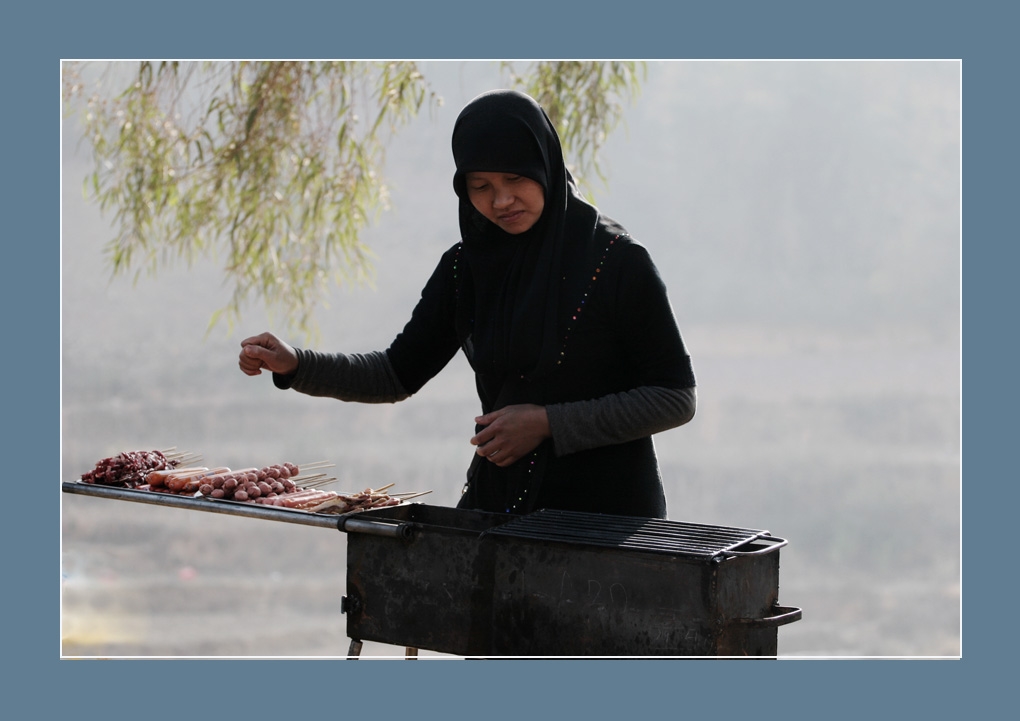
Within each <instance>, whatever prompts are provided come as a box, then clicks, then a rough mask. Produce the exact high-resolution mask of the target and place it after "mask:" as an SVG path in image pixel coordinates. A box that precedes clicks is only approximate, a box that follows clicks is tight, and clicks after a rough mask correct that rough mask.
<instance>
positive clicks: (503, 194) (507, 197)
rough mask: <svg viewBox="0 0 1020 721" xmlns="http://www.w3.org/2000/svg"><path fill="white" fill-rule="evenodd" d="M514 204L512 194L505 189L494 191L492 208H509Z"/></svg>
mask: <svg viewBox="0 0 1020 721" xmlns="http://www.w3.org/2000/svg"><path fill="white" fill-rule="evenodd" d="M513 202H514V194H513V193H511V192H510V191H509V190H507V189H505V188H499V189H497V190H496V197H495V199H494V200H493V201H492V204H493V206H495V207H496V208H506V207H509V206H510V204H511V203H513Z"/></svg>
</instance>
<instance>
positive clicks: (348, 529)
mask: <svg viewBox="0 0 1020 721" xmlns="http://www.w3.org/2000/svg"><path fill="white" fill-rule="evenodd" d="M336 527H337V530H339V531H342V532H343V533H364V534H367V535H370V536H382V537H383V538H396V539H399V540H402V541H409V540H411V538H412V537H413V536H414V524H413V523H391V522H387V521H383V520H376V519H372V518H357V517H356V516H341V517H340V520H339V521H337V524H336Z"/></svg>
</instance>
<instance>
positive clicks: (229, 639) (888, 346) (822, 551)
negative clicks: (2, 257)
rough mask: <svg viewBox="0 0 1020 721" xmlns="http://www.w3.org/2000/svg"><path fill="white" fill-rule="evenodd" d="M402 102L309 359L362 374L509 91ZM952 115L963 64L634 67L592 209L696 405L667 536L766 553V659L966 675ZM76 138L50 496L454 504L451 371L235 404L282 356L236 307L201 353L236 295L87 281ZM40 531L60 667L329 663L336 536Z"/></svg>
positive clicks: (221, 526) (334, 627) (267, 528)
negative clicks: (429, 108)
mask: <svg viewBox="0 0 1020 721" xmlns="http://www.w3.org/2000/svg"><path fill="white" fill-rule="evenodd" d="M423 71H424V73H425V75H426V77H427V78H429V79H430V81H431V83H432V86H433V89H435V90H436V91H437V92H438V93H439V94H440V95H442V96H443V98H444V100H445V104H444V106H443V107H442V108H440V109H439V111H438V112H436V113H435V114H434V116H430V114H428V113H423V114H422V115H421V117H419V118H418V119H417V120H416V121H415V122H414V123H413V124H412V125H411V126H410V127H408V128H405V129H404V130H403V131H402V132H401V134H400V135H399V136H398V138H397V139H396V141H395V142H393V143H392V144H391V146H390V148H389V151H388V160H387V165H386V175H387V177H388V179H389V181H390V184H391V194H392V203H393V208H392V210H391V212H389V213H387V214H385V215H384V216H382V217H381V218H380V219H379V221H378V223H376V224H375V225H374V226H373V228H371V229H370V231H369V232H368V233H367V234H366V238H367V240H368V242H369V243H370V245H371V247H372V249H373V251H374V252H375V254H376V259H375V267H376V271H377V276H376V283H375V287H374V289H369V288H357V289H347V290H338V291H337V292H336V293H335V294H334V295H333V296H332V297H331V298H330V301H329V308H327V309H323V311H322V312H321V313H320V314H319V316H318V317H319V320H320V323H321V329H322V340H321V342H320V343H319V347H321V348H322V349H331V350H343V351H354V352H357V351H367V350H374V349H381V348H385V347H386V346H387V345H388V344H389V342H390V341H391V340H392V338H393V336H394V335H395V334H396V333H397V332H398V331H399V330H400V328H401V327H402V326H403V324H404V323H405V322H406V320H407V318H408V317H409V314H410V311H411V309H412V307H413V305H414V303H415V301H416V299H417V297H418V294H419V292H420V290H421V287H422V286H423V285H424V282H425V280H426V279H427V278H428V276H429V274H430V273H431V271H432V269H433V267H434V265H435V263H436V262H437V261H438V258H439V255H440V254H441V253H442V251H443V250H445V249H446V248H448V247H449V246H451V245H452V244H453V243H454V242H456V240H457V225H456V198H455V196H454V195H453V192H452V187H451V177H452V173H453V162H452V158H451V156H450V150H449V147H450V145H449V138H450V132H451V129H452V125H453V121H454V119H455V118H456V115H457V113H458V112H459V110H460V108H461V107H462V106H463V105H464V103H466V102H467V101H468V100H470V99H471V98H472V97H474V96H475V95H477V94H478V93H480V92H483V91H485V90H488V89H491V88H493V87H500V86H505V84H506V81H505V79H501V77H500V75H499V72H498V65H497V64H495V63H489V62H480V63H462V62H449V63H440V62H427V63H423ZM960 91H961V88H960V66H959V64H958V63H955V62H876V61H868V62H780V61H769V62H715V61H706V62H653V63H649V65H648V79H647V82H646V83H645V85H644V86H643V90H642V93H641V95H640V97H639V98H638V99H637V101H636V102H635V104H634V105H633V106H631V107H630V108H629V109H628V110H627V111H626V114H625V118H626V127H621V128H620V129H619V130H618V131H617V132H616V133H615V134H614V135H613V136H611V137H610V140H609V143H608V145H607V147H606V150H605V153H604V158H603V159H604V163H605V167H606V169H607V171H608V173H609V186H608V188H604V187H602V186H600V185H598V184H596V185H595V186H594V187H595V191H596V196H597V202H598V204H599V206H600V207H601V209H602V210H603V211H604V212H606V213H607V214H609V215H611V216H613V217H615V218H617V219H618V220H620V221H621V222H622V223H623V224H624V225H625V226H626V227H627V228H628V229H629V230H630V231H631V232H632V234H633V235H634V236H635V237H636V238H638V239H639V240H640V241H641V242H642V243H644V244H645V245H646V246H647V247H648V248H649V249H650V251H651V253H652V256H653V258H654V259H655V260H656V262H657V264H658V266H659V269H660V271H661V272H662V275H663V276H664V278H665V280H666V283H667V286H668V288H669V292H670V297H671V300H672V302H673V305H674V309H675V311H676V314H677V317H678V320H679V322H680V326H681V330H682V332H683V334H684V338H685V340H686V342H687V344H688V346H689V348H690V351H691V354H692V357H693V360H694V367H695V372H696V374H697V377H698V388H699V407H698V413H697V416H696V418H695V419H694V420H693V421H692V422H691V423H690V424H689V425H687V426H684V427H682V428H679V429H675V430H673V431H669V432H667V433H663V434H661V435H659V436H657V437H656V445H657V448H658V451H659V457H660V463H661V466H662V471H663V476H664V482H665V485H666V493H667V499H668V502H669V511H670V517H671V518H673V519H676V520H683V521H691V522H698V523H718V524H725V525H734V526H746V527H752V528H762V529H769V530H770V531H772V533H774V534H775V535H778V536H781V537H783V538H787V539H789V541H790V543H789V545H788V546H786V547H784V548H783V549H782V551H781V560H782V564H781V565H782V570H781V573H780V583H781V589H780V602H781V603H783V604H784V605H790V606H798V607H801V608H802V609H803V612H804V618H803V620H801V621H799V622H796V623H794V624H791V625H788V626H784V627H781V628H780V629H779V651H780V654H782V655H789V656H956V655H959V654H960V653H961V637H960V603H961V589H960V532H961V529H960V404H961V398H960V210H959V208H960ZM79 138H80V126H79V125H78V124H77V122H76V121H74V120H69V121H65V123H64V137H63V158H64V159H63V199H62V203H63V216H62V222H63V233H62V235H63V241H62V253H63V257H62V268H63V277H62V292H63V298H62V307H63V325H62V334H63V358H62V363H63V373H62V383H63V386H62V401H63V407H62V444H63V459H62V461H63V462H62V465H63V478H62V480H73V479H75V478H77V477H78V476H80V475H81V474H82V473H83V472H85V471H87V470H90V469H91V468H92V467H93V466H94V464H95V463H96V461H98V460H99V459H100V458H103V457H105V456H109V455H113V454H116V453H119V452H121V451H125V450H133V449H139V448H167V447H170V446H176V447H177V448H179V449H182V450H188V451H193V452H196V453H201V454H202V455H203V457H204V459H205V462H206V463H207V464H212V465H220V464H223V465H228V466H254V465H266V464H270V463H276V462H281V461H292V462H296V463H302V462H304V463H307V462H312V461H318V460H330V461H332V462H334V463H335V464H336V467H335V469H333V470H334V471H335V475H336V476H337V478H338V479H339V481H340V485H341V487H342V488H344V489H358V488H362V487H365V486H368V485H372V486H380V485H384V484H386V483H395V484H396V486H395V490H402V491H417V490H432V491H433V493H432V494H431V495H430V496H427V497H426V498H425V499H424V500H427V501H428V502H429V503H433V504H441V505H452V504H454V503H455V502H456V499H457V496H458V494H459V489H460V486H461V484H462V482H463V478H464V471H465V469H466V467H467V464H468V462H469V460H470V458H471V450H472V449H471V446H470V445H469V444H468V440H467V439H468V438H469V437H470V436H471V434H472V429H473V423H472V418H473V417H474V416H475V415H476V414H477V410H478V402H477V398H476V397H475V395H474V386H473V380H472V378H471V375H470V372H469V369H468V367H467V364H466V362H464V360H463V359H462V358H460V357H458V358H456V359H455V360H454V361H453V362H452V363H451V364H450V366H449V367H448V368H447V369H446V370H445V371H444V372H443V373H442V374H440V376H438V377H437V378H436V379H434V380H433V381H432V382H431V383H430V384H429V385H428V386H426V388H425V389H423V390H422V391H421V393H419V394H418V395H417V396H416V397H414V398H412V399H411V400H409V401H406V402H404V403H400V404H396V405H383V406H363V405H355V404H343V403H339V402H335V401H329V400H324V399H314V398H309V397H305V396H301V395H299V394H297V393H293V392H281V391H278V390H276V389H275V388H273V386H272V382H271V380H270V379H269V378H268V377H259V378H248V377H247V376H244V375H243V374H241V373H240V371H239V370H237V365H236V358H237V351H238V349H239V341H240V340H241V339H242V338H244V337H246V336H248V335H251V334H254V333H257V332H259V331H262V330H266V329H273V330H277V328H276V327H275V326H273V325H272V324H271V322H270V321H269V320H268V319H267V318H266V316H265V313H264V312H263V311H262V309H261V308H258V307H252V308H251V309H250V311H249V313H248V314H247V316H246V319H245V321H244V322H243V323H242V324H241V326H240V327H238V328H237V329H235V330H232V331H231V330H228V329H227V328H226V327H222V326H221V327H217V328H215V329H214V330H213V331H212V332H211V333H210V334H209V335H208V336H207V335H206V327H207V324H208V320H209V317H210V315H211V314H212V312H213V311H214V310H215V309H216V308H218V307H220V306H221V305H222V304H223V303H224V302H225V301H226V299H227V298H228V296H229V292H230V291H229V289H228V288H225V287H223V285H222V284H221V281H220V277H219V271H218V268H217V267H216V265H215V264H214V263H210V264H208V265H205V266H202V267H196V268H193V269H191V270H188V269H185V268H181V269H178V270H176V271H174V272H168V273H165V274H162V275H160V276H159V277H158V278H155V279H151V278H143V279H142V281H141V282H140V283H139V284H138V285H137V286H132V284H131V282H130V280H128V279H116V280H113V281H112V282H111V281H110V279H109V273H108V271H107V270H106V267H105V265H104V258H103V255H102V247H103V244H104V243H105V242H106V241H107V240H108V239H109V238H110V237H111V233H110V230H109V226H108V223H107V222H106V221H105V220H104V219H103V217H102V216H101V215H100V214H99V212H98V210H97V209H96V208H95V207H94V206H92V205H90V204H88V203H86V202H85V201H84V200H83V199H82V192H81V187H82V180H83V178H84V177H85V174H86V173H87V172H89V169H90V165H89V158H88V155H87V153H86V152H84V151H83V150H82V149H81V148H80V147H79V145H78V140H79ZM289 339H290V340H291V341H292V342H294V343H295V344H298V345H300V344H302V339H301V338H299V337H296V336H290V338H289ZM624 482H625V479H621V483H624ZM59 500H60V503H61V511H62V513H61V529H60V530H61V533H62V555H61V559H60V563H61V571H62V578H63V582H62V610H63V617H62V629H61V638H62V641H63V645H62V651H63V653H64V654H66V655H89V656H91V655H131V656H137V655H186V656H196V655H227V656H237V655H255V656H310V655H330V656H336V655H343V654H344V653H346V651H347V644H348V639H347V637H346V631H345V627H346V623H345V621H346V619H345V618H344V617H343V616H342V615H340V613H339V600H340V596H341V595H343V593H344V585H345V584H344V574H345V571H346V569H345V536H344V535H343V534H339V533H337V532H335V531H330V530H326V529H315V528H305V527H300V526H290V525H288V524H281V523H273V522H267V521H257V520H252V519H240V518H232V517H224V516H219V515H215V514H203V513H195V512H186V511H181V510H175V509H166V508H157V507H150V506H144V505H139V504H130V503H121V502H115V501H106V500H100V499H93V498H83V497H78V496H68V495H65V494H61V495H60V498H59ZM395 651H396V650H395V649H392V648H388V647H381V646H375V645H373V644H366V650H365V652H366V653H371V654H383V655H385V654H390V653H393V652H395Z"/></svg>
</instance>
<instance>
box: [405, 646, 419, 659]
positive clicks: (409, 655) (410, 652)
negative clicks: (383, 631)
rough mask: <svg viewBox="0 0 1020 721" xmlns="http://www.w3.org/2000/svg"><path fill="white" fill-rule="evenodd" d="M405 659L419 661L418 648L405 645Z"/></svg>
mask: <svg viewBox="0 0 1020 721" xmlns="http://www.w3.org/2000/svg"><path fill="white" fill-rule="evenodd" d="M404 660H405V661H417V660H418V649H416V648H411V647H410V646H405V647H404Z"/></svg>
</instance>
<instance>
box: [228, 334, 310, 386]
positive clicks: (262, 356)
mask: <svg viewBox="0 0 1020 721" xmlns="http://www.w3.org/2000/svg"><path fill="white" fill-rule="evenodd" d="M238 365H239V366H240V367H241V372H242V373H244V374H245V375H249V376H257V375H260V374H261V373H262V370H263V369H265V370H267V371H271V372H273V373H279V374H280V375H290V374H291V373H293V372H294V371H296V370H297V367H298V356H297V351H295V350H294V349H293V348H292V347H291V346H289V345H287V344H286V343H284V342H283V341H282V340H280V339H279V338H277V337H276V336H275V335H273V334H272V333H260V334H259V335H253V336H252V337H251V338H245V339H244V340H243V341H241V355H240V358H239V360H238Z"/></svg>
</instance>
